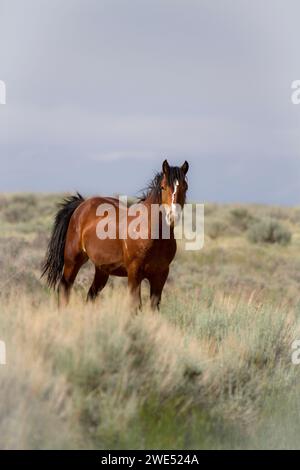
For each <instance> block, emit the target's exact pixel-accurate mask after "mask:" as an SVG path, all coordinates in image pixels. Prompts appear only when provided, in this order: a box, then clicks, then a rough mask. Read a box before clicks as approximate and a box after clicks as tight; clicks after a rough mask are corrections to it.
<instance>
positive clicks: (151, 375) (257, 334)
mask: <svg viewBox="0 0 300 470" xmlns="http://www.w3.org/2000/svg"><path fill="white" fill-rule="evenodd" d="M59 198H60V197H59V195H23V194H20V195H19V194H17V195H9V196H8V195H3V196H1V197H0V248H1V251H0V286H1V289H0V296H1V303H0V339H2V340H5V342H6V346H7V365H6V366H0V376H1V389H0V416H1V419H0V447H1V448H70V447H71V448H74V447H79V448H105V447H109V448H151V447H155V448H245V447H250V448H253V447H258V448H270V447H274V448H278V447H279V448H282V447H286V448H289V447H299V443H298V439H297V435H298V432H299V430H300V412H299V402H298V392H299V389H300V386H299V384H300V381H299V379H300V366H295V365H293V364H292V362H291V352H292V350H291V343H292V341H293V340H294V339H296V338H299V339H300V331H299V314H300V308H299V306H300V304H299V292H300V289H299V288H300V209H297V208H275V207H265V206H247V207H246V206H219V205H214V204H209V205H207V206H206V208H205V246H204V248H203V250H201V251H200V252H188V251H184V250H183V247H182V245H181V244H180V243H179V248H178V254H177V257H176V260H175V262H174V263H173V264H172V266H171V275H170V278H169V280H168V284H167V286H166V289H165V291H164V296H163V300H162V306H161V311H160V312H159V313H156V314H153V313H151V312H150V310H149V308H148V306H147V294H148V290H147V288H148V286H147V285H146V284H145V286H144V287H143V297H144V301H145V303H146V305H145V308H144V310H143V312H142V313H141V314H139V315H138V316H132V315H131V314H130V312H129V308H128V306H127V290H126V281H125V280H120V279H116V278H115V279H112V280H111V281H110V283H109V285H108V287H107V288H106V289H105V290H104V291H103V293H102V294H101V296H100V297H99V299H98V300H97V302H96V303H95V304H94V305H86V304H85V303H84V298H85V295H86V291H87V288H88V286H89V283H90V282H91V280H92V276H93V272H92V267H91V266H88V265H87V266H86V267H85V268H84V269H83V270H82V271H81V273H80V275H79V277H78V282H77V284H76V289H75V292H74V295H73V297H72V301H71V304H70V306H69V307H68V308H66V309H65V310H62V311H58V309H57V306H56V298H55V295H54V294H52V293H50V292H49V291H48V289H47V288H46V287H45V283H44V282H43V281H41V280H40V278H39V276H40V265H41V262H42V259H43V256H44V253H45V248H46V244H47V240H48V237H49V234H50V229H51V225H52V218H53V214H54V212H55V204H56V202H57V201H58V200H59Z"/></svg>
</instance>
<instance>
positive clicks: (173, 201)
mask: <svg viewBox="0 0 300 470" xmlns="http://www.w3.org/2000/svg"><path fill="white" fill-rule="evenodd" d="M177 186H179V182H178V180H176V181H175V183H174V191H173V194H172V205H171V211H172V212H173V214H176V203H175V196H176V193H177Z"/></svg>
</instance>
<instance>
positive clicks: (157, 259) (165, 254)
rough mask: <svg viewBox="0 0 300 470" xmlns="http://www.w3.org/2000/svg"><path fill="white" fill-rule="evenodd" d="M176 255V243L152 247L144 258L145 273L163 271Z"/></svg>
mask: <svg viewBox="0 0 300 470" xmlns="http://www.w3.org/2000/svg"><path fill="white" fill-rule="evenodd" d="M175 253H176V242H174V243H170V242H169V243H168V244H167V243H166V244H161V245H158V246H153V247H152V248H151V249H150V250H149V251H148V253H147V255H146V257H145V272H146V273H153V272H156V271H164V270H165V269H166V268H168V266H169V264H170V263H171V262H172V260H173V258H174V256H175Z"/></svg>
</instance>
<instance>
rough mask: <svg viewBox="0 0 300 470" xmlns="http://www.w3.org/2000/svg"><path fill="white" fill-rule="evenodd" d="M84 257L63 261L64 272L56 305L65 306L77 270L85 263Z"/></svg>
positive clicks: (85, 258)
mask: <svg viewBox="0 0 300 470" xmlns="http://www.w3.org/2000/svg"><path fill="white" fill-rule="evenodd" d="M87 259H88V258H87V257H86V256H78V257H77V258H76V259H75V260H74V261H73V260H72V261H70V260H65V265H64V271H63V275H62V278H61V281H60V283H59V286H58V305H59V307H61V306H64V305H67V304H68V302H69V298H70V291H71V288H72V286H73V284H74V281H75V279H76V276H77V274H78V271H79V269H80V268H81V266H82V265H83V264H84V263H85V262H86V261H87Z"/></svg>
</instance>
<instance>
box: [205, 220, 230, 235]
mask: <svg viewBox="0 0 300 470" xmlns="http://www.w3.org/2000/svg"><path fill="white" fill-rule="evenodd" d="M227 228H228V227H227V225H226V224H225V223H224V222H219V221H218V220H215V221H213V222H211V223H210V224H208V226H207V234H208V236H209V237H210V238H211V239H212V240H215V239H216V238H219V237H220V236H222V235H224V234H225V232H226V229H227Z"/></svg>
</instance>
